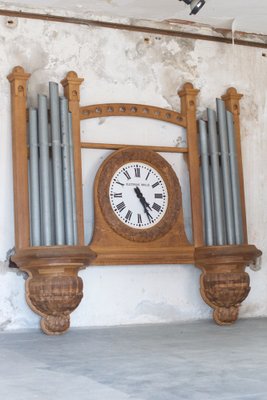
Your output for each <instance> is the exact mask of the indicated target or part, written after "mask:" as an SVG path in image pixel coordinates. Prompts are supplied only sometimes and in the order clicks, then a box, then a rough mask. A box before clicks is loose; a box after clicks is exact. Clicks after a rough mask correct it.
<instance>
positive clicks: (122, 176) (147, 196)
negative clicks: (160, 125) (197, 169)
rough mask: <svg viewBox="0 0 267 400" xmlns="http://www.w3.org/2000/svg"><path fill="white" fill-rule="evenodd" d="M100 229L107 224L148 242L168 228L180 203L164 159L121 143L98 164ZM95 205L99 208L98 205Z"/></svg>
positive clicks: (176, 184) (176, 185) (175, 182)
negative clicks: (121, 146)
mask: <svg viewBox="0 0 267 400" xmlns="http://www.w3.org/2000/svg"><path fill="white" fill-rule="evenodd" d="M95 194H96V200H97V202H96V210H95V212H96V215H99V216H100V215H101V216H103V217H104V221H105V222H104V221H103V220H102V218H100V222H98V221H99V219H97V223H99V224H100V225H101V224H103V225H101V227H100V228H99V229H100V230H103V231H105V229H106V228H107V227H106V226H105V224H107V225H108V227H109V228H111V229H112V231H114V232H116V234H118V235H120V236H122V237H124V238H125V239H127V240H130V241H139V242H149V241H152V240H156V239H159V238H160V237H162V236H164V235H165V234H166V233H167V232H169V231H170V230H171V229H172V227H173V226H174V224H175V222H176V221H177V219H178V217H179V212H180V209H181V205H182V196H181V188H180V185H179V181H178V179H177V177H176V175H175V173H174V171H173V169H172V167H171V166H170V165H169V164H168V162H167V161H166V160H165V159H164V158H163V157H161V156H160V155H159V154H157V153H155V152H154V151H152V150H148V149H144V148H138V147H135V148H130V147H125V148H123V149H120V150H117V151H116V152H114V153H112V154H111V155H110V156H109V157H107V159H106V160H105V161H104V162H103V164H102V165H101V167H100V169H99V171H98V173H97V176H96V180H95ZM98 207H99V208H98Z"/></svg>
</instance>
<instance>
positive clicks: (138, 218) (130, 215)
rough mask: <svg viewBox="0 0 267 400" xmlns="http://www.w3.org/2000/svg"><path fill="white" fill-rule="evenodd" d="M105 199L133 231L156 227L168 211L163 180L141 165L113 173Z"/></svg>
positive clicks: (120, 169) (126, 166) (154, 172)
mask: <svg viewBox="0 0 267 400" xmlns="http://www.w3.org/2000/svg"><path fill="white" fill-rule="evenodd" d="M109 199H110V204H111V207H112V210H113V211H114V213H115V214H116V215H117V217H118V218H119V219H120V220H121V221H122V222H123V223H124V224H126V225H127V226H129V227H131V228H135V229H147V228H150V227H152V226H154V225H156V224H157V223H158V222H159V221H160V220H161V219H162V217H163V216H164V214H165V212H166V210H167V208H168V191H167V187H166V185H165V183H164V180H163V178H162V177H161V175H160V174H159V172H158V171H157V170H156V169H155V168H153V167H151V166H150V165H149V164H146V163H144V162H129V163H127V164H124V165H123V166H122V167H120V168H119V169H118V170H117V171H116V172H115V174H114V175H113V177H112V179H111V183H110V187H109Z"/></svg>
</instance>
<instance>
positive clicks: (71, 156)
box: [68, 112, 78, 244]
mask: <svg viewBox="0 0 267 400" xmlns="http://www.w3.org/2000/svg"><path fill="white" fill-rule="evenodd" d="M68 119H69V131H68V132H69V146H70V178H71V194H72V222H73V242H74V244H77V242H78V230H77V218H76V192H75V171H74V153H73V138H72V115H71V113H70V112H69V113H68Z"/></svg>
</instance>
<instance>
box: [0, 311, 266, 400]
mask: <svg viewBox="0 0 267 400" xmlns="http://www.w3.org/2000/svg"><path fill="white" fill-rule="evenodd" d="M0 399H1V400H32V399H41V400H50V399H51V400H52V399H57V400H61V399H64V400H70V399H71V400H76V399H77V400H85V399H86V400H126V399H131V400H178V399H190V400H202V399H203V400H209V399H212V400H222V399H224V400H229V399H239V400H241V399H245V400H247V399H250V400H252V399H253V400H255V399H257V400H259V399H260V400H267V320H266V319H256V320H253V319H250V320H240V321H238V322H237V323H236V324H235V325H234V326H231V327H218V326H216V325H215V324H213V322H211V321H201V322H195V323H183V324H172V325H149V326H147V325H146V326H134V327H120V328H103V329H73V328H72V329H71V330H70V331H69V332H68V333H67V334H65V335H63V336H57V337H49V336H45V335H44V334H42V333H41V332H39V331H38V332H36V331H30V332H29V331H28V332H25V331H24V332H16V333H11V332H6V333H1V334H0Z"/></svg>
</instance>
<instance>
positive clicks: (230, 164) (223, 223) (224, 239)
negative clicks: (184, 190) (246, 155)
mask: <svg viewBox="0 0 267 400" xmlns="http://www.w3.org/2000/svg"><path fill="white" fill-rule="evenodd" d="M216 111H217V113H216V112H215V111H214V110H212V109H208V110H207V116H208V121H207V122H205V121H203V120H200V121H199V138H200V154H201V172H202V188H203V200H204V201H203V205H204V228H205V242H206V245H208V246H213V245H234V244H241V243H242V242H243V223H242V209H241V196H240V184H239V174H238V162H237V155H236V143H235V131H234V124H233V116H232V113H230V112H229V111H226V109H225V104H224V101H222V100H220V99H217V100H216Z"/></svg>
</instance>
